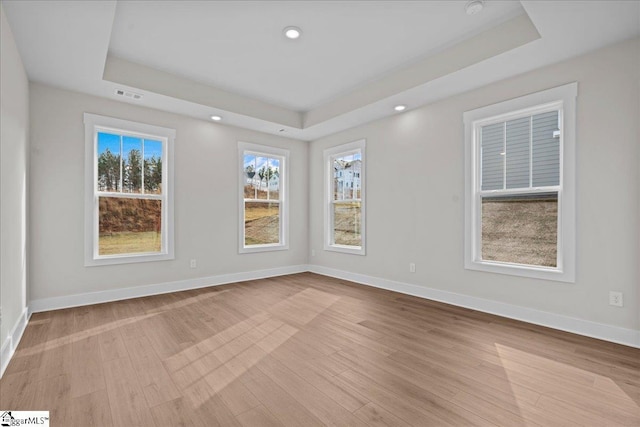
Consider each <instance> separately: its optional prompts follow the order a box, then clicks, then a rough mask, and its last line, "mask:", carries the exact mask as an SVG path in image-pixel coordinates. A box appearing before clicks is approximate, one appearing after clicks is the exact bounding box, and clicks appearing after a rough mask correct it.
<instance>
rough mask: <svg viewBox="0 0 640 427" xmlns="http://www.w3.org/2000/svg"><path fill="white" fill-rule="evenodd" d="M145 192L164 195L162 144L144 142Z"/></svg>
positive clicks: (159, 142) (147, 140) (150, 141)
mask: <svg viewBox="0 0 640 427" xmlns="http://www.w3.org/2000/svg"><path fill="white" fill-rule="evenodd" d="M143 144H144V146H143V147H144V192H145V193H149V194H162V142H161V141H154V140H150V139H145V140H144V143H143Z"/></svg>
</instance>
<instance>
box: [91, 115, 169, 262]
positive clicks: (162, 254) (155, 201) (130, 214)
mask: <svg viewBox="0 0 640 427" xmlns="http://www.w3.org/2000/svg"><path fill="white" fill-rule="evenodd" d="M84 123H85V139H86V143H85V144H86V145H85V265H87V266H94V265H104V264H121V263H131V262H143V261H159V260H166V259H173V257H174V256H173V179H172V178H173V163H172V162H173V140H174V138H175V130H173V129H167V128H161V127H158V126H151V125H146V124H142V123H135V122H130V121H127V120H120V119H114V118H111V117H103V116H98V115H95V114H88V113H85V115H84Z"/></svg>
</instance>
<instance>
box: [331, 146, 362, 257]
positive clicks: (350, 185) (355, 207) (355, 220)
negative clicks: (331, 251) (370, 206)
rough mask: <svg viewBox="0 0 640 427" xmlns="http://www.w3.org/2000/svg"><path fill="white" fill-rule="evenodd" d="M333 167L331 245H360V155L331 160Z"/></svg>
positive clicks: (349, 155)
mask: <svg viewBox="0 0 640 427" xmlns="http://www.w3.org/2000/svg"><path fill="white" fill-rule="evenodd" d="M331 163H332V167H333V194H332V205H333V206H332V216H333V239H332V240H333V243H334V244H336V245H347V246H361V245H362V233H361V223H362V216H361V215H362V212H361V209H362V181H361V177H362V155H361V153H360V152H359V151H358V152H356V153H351V154H345V155H338V156H336V157H333V158H332V162H331Z"/></svg>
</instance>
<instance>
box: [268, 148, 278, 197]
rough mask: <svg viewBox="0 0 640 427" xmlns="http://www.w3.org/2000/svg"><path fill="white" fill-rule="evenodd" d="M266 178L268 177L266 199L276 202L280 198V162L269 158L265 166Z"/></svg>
mask: <svg viewBox="0 0 640 427" xmlns="http://www.w3.org/2000/svg"><path fill="white" fill-rule="evenodd" d="M266 176H267V177H268V180H267V182H268V184H267V190H268V192H267V198H268V199H269V200H278V199H279V198H280V160H279V159H274V158H270V159H269V165H268V166H267V172H266Z"/></svg>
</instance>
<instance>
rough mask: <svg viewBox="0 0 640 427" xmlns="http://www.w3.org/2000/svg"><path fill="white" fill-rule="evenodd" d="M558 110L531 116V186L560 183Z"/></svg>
mask: <svg viewBox="0 0 640 427" xmlns="http://www.w3.org/2000/svg"><path fill="white" fill-rule="evenodd" d="M558 130H559V122H558V111H550V112H548V113H543V114H537V115H535V116H533V118H532V132H531V134H532V139H533V141H532V144H533V147H532V151H533V186H534V187H544V186H547V185H560V137H559V135H558V136H555V137H554V132H555V131H558Z"/></svg>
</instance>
